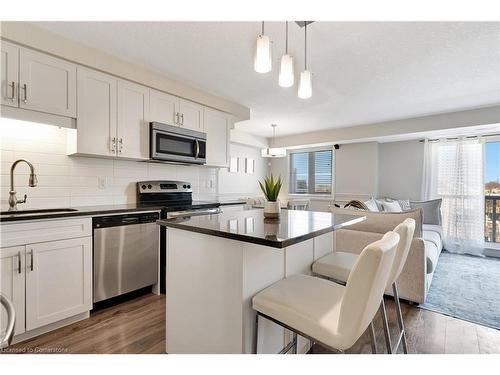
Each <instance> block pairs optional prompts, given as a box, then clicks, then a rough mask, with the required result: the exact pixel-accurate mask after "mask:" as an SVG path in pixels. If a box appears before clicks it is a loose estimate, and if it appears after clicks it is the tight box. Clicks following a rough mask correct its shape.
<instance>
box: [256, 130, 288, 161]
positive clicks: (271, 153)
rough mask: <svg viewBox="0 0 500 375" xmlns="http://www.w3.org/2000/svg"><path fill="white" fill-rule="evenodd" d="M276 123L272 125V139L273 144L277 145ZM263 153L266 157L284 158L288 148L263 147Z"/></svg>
mask: <svg viewBox="0 0 500 375" xmlns="http://www.w3.org/2000/svg"><path fill="white" fill-rule="evenodd" d="M276 126H278V125H276V124H271V127H272V128H273V139H272V140H271V146H274V145H275V138H276ZM261 155H262V157H264V158H282V157H285V156H286V148H280V147H274V148H271V147H267V148H263V149H262V150H261Z"/></svg>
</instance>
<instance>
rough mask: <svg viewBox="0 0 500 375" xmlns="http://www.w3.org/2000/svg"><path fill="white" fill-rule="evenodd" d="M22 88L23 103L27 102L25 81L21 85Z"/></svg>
mask: <svg viewBox="0 0 500 375" xmlns="http://www.w3.org/2000/svg"><path fill="white" fill-rule="evenodd" d="M22 90H23V91H24V95H23V103H27V102H28V87H27V86H26V83H25V84H24V85H23V87H22Z"/></svg>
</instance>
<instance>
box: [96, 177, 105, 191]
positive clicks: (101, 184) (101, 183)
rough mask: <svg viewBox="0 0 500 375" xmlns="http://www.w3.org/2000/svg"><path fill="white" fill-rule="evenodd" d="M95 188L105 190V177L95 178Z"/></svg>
mask: <svg viewBox="0 0 500 375" xmlns="http://www.w3.org/2000/svg"><path fill="white" fill-rule="evenodd" d="M97 187H98V188H99V189H106V177H98V178H97Z"/></svg>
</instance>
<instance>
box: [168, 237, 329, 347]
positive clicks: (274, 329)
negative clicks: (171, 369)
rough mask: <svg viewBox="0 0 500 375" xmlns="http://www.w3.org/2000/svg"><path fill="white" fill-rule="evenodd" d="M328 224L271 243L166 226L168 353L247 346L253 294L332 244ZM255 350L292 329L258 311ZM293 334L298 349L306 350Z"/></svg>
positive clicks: (304, 270) (307, 265)
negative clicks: (299, 238) (293, 240)
mask: <svg viewBox="0 0 500 375" xmlns="http://www.w3.org/2000/svg"><path fill="white" fill-rule="evenodd" d="M333 236H334V232H328V233H326V234H322V235H319V236H317V237H314V238H312V239H308V240H305V241H303V242H299V243H297V244H294V245H291V246H288V247H285V248H275V247H268V246H262V245H256V244H253V243H249V242H242V241H238V240H233V239H227V238H222V237H216V236H213V235H208V234H200V233H195V232H192V231H186V230H182V229H177V228H167V272H166V274H167V276H166V278H167V280H166V297H167V313H166V318H167V320H166V326H167V328H166V329H167V333H166V336H167V337H166V340H167V346H166V351H167V353H172V354H175V353H192V354H194V353H252V352H253V340H254V327H255V316H256V314H255V312H254V310H253V309H252V297H253V296H254V295H255V294H256V293H258V292H259V291H260V290H262V289H264V288H266V287H267V286H269V285H271V284H273V283H275V282H276V281H278V280H281V279H283V278H285V277H287V276H290V275H294V274H310V273H311V264H312V263H313V261H314V260H316V259H318V258H320V257H322V256H324V255H326V254H327V253H329V252H331V251H333ZM258 327H259V336H258V337H259V342H258V346H257V353H278V352H279V351H280V350H281V349H282V348H284V347H285V346H286V344H287V343H288V342H289V341H291V338H292V335H291V333H290V332H289V331H285V330H284V329H283V328H281V327H279V326H278V325H276V324H274V323H272V322H270V321H268V320H265V319H264V318H260V320H259V325H258ZM309 345H310V344H309V341H308V340H306V339H304V338H301V337H299V341H298V353H305V352H307V351H308V350H309Z"/></svg>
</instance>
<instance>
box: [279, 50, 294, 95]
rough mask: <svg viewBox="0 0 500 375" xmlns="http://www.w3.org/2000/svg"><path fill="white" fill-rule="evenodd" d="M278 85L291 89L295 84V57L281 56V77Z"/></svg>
mask: <svg viewBox="0 0 500 375" xmlns="http://www.w3.org/2000/svg"><path fill="white" fill-rule="evenodd" d="M278 83H279V85H280V86H281V87H291V86H293V84H294V74H293V56H290V55H283V56H281V65H280V75H279V80H278Z"/></svg>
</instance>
